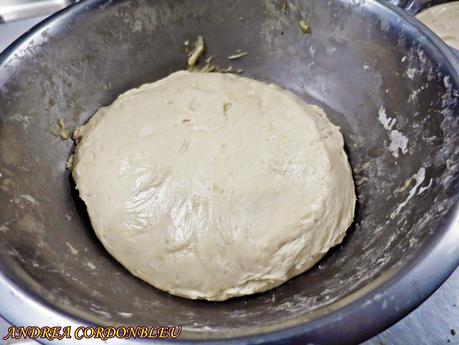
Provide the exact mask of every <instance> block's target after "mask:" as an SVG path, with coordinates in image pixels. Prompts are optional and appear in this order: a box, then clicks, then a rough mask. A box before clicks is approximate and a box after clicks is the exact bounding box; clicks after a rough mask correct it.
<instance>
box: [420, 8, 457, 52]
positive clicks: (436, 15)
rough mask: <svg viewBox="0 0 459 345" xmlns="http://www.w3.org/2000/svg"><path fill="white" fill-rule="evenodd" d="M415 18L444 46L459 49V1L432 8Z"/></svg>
mask: <svg viewBox="0 0 459 345" xmlns="http://www.w3.org/2000/svg"><path fill="white" fill-rule="evenodd" d="M416 18H417V19H419V20H420V21H421V22H423V23H424V24H425V25H426V26H428V27H429V28H430V29H431V30H432V31H433V32H435V33H436V34H437V35H438V36H439V37H440V38H441V39H442V40H443V41H445V43H446V44H449V45H450V46H451V47H453V48H456V49H459V1H453V2H449V3H445V4H441V5H437V6H433V7H431V8H428V9H427V10H425V11H422V12H421V13H419V14H418V15H416Z"/></svg>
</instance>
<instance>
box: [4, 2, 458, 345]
mask: <svg viewBox="0 0 459 345" xmlns="http://www.w3.org/2000/svg"><path fill="white" fill-rule="evenodd" d="M365 2H367V3H368V2H369V3H371V5H372V6H373V5H374V6H377V7H379V10H384V11H387V13H388V14H390V15H392V16H397V17H399V18H401V19H402V22H404V23H407V24H409V26H410V29H411V30H415V31H417V33H418V34H422V35H423V40H424V43H425V44H429V45H431V46H432V47H433V48H434V49H436V50H437V52H438V53H439V54H440V55H441V56H443V58H444V60H445V62H446V63H445V64H446V65H447V68H448V70H450V71H451V73H452V75H451V77H452V79H453V81H454V83H455V84H456V85H459V55H456V54H457V52H454V51H453V49H451V48H450V47H448V46H447V45H446V44H445V43H444V42H443V41H442V40H441V39H440V38H439V37H437V36H436V35H435V34H434V33H433V32H432V31H431V30H430V29H428V28H427V27H426V26H425V25H424V24H422V23H421V22H419V21H418V20H417V19H415V17H414V16H411V15H410V14H408V13H406V12H404V11H403V10H401V9H400V8H398V7H396V6H394V5H392V4H390V3H388V2H383V0H365ZM111 3H112V0H85V1H80V2H76V3H74V4H72V5H70V6H68V7H67V8H65V9H63V10H61V11H59V12H57V13H55V14H53V15H51V16H50V17H48V18H46V19H45V20H43V21H42V22H40V23H39V24H37V25H35V26H34V27H33V28H31V29H30V30H29V31H27V32H26V33H25V34H23V35H22V36H21V37H19V38H18V39H17V40H16V41H15V42H13V43H12V44H11V45H10V46H8V47H7V48H6V49H5V50H4V51H3V53H2V54H0V68H1V67H2V66H3V65H5V64H6V63H7V62H8V60H9V59H10V58H12V57H13V56H14V54H15V53H16V52H17V51H19V50H21V47H22V46H24V47H25V46H26V45H27V44H28V43H29V41H30V40H31V39H32V38H33V37H34V35H36V34H37V33H38V32H41V31H44V30H46V29H47V28H48V27H49V26H50V25H51V24H57V23H58V22H59V21H63V20H65V18H66V17H73V16H77V15H78V14H80V13H83V12H87V11H92V10H94V9H97V8H102V7H105V6H109V5H110V4H111ZM457 115H458V116H459V114H457ZM456 195H459V191H457V192H456ZM445 219H446V221H445V225H444V227H443V229H441V230H438V231H436V232H435V233H434V234H433V235H432V239H431V240H430V241H429V242H428V243H426V244H424V245H423V246H422V247H421V248H420V249H419V250H418V253H417V255H415V256H414V257H413V258H411V259H410V260H409V261H408V262H407V263H406V265H405V266H404V267H395V268H392V269H391V270H389V271H386V272H384V273H383V274H382V275H381V276H379V277H377V278H376V279H374V280H373V281H371V282H370V283H369V284H367V285H366V286H364V287H362V288H360V289H359V290H357V291H354V292H353V293H351V294H350V295H348V296H346V297H345V298H343V299H341V300H339V301H336V302H333V303H331V304H330V305H329V306H325V307H322V308H319V309H318V310H320V309H330V308H331V307H332V306H333V308H332V309H333V310H332V312H330V313H325V314H323V315H319V316H318V317H317V318H315V319H313V320H309V318H308V317H306V316H302V317H301V316H300V317H297V318H294V319H292V320H287V321H280V322H279V323H278V324H276V326H274V327H273V326H263V327H261V328H258V329H257V331H259V332H258V333H257V334H254V335H242V336H236V337H233V338H218V339H215V338H213V339H207V340H205V339H199V338H196V339H191V338H190V339H180V338H179V339H175V340H173V341H168V340H164V339H162V340H159V341H157V342H158V343H159V342H161V343H163V344H169V343H190V342H206V341H207V342H208V341H211V342H212V343H214V344H252V343H255V342H256V343H257V344H258V343H263V344H266V343H271V344H276V343H278V342H280V341H281V340H284V341H286V340H287V341H294V340H303V341H305V340H306V341H308V340H309V338H310V339H312V340H313V341H314V342H320V343H327V344H334V343H337V344H344V343H356V342H361V341H364V340H365V339H368V338H370V337H371V336H373V335H376V334H377V333H379V332H380V331H382V330H384V329H385V328H387V327H389V326H390V325H392V324H394V323H395V322H397V321H398V320H400V319H401V318H403V317H404V316H405V315H407V314H408V313H410V312H411V311H412V310H413V309H415V308H416V307H417V306H418V305H419V304H421V303H422V302H423V301H424V300H426V299H427V298H428V297H429V296H430V295H431V294H432V293H433V292H434V291H435V290H436V289H437V288H438V287H439V286H440V285H441V284H442V283H443V282H444V281H445V280H446V279H447V278H448V276H449V275H450V274H451V273H452V272H453V271H454V270H455V269H456V267H457V266H458V265H459V230H458V227H459V201H458V200H457V198H456V200H455V202H454V205H453V206H452V207H451V209H450V211H449V213H448V214H447V215H445ZM439 262H441V265H438V263H439ZM425 277H429V279H428V280H426V279H425ZM0 291H1V292H2V293H0V305H2V310H1V314H2V316H3V317H4V318H5V319H7V320H8V321H9V322H11V323H12V324H13V325H34V326H52V325H56V326H61V327H65V326H71V327H72V329H75V328H76V327H78V326H95V325H94V324H92V323H91V322H88V321H86V320H82V319H80V318H78V317H75V316H74V315H71V314H69V313H67V312H65V311H64V310H60V309H57V308H56V307H54V306H52V305H49V304H47V303H46V301H45V300H44V299H42V298H41V297H39V296H35V295H32V294H30V293H29V292H27V291H24V290H22V289H21V288H20V287H19V286H18V285H17V284H16V283H15V282H14V281H13V280H12V279H10V278H9V277H8V276H7V275H6V274H5V273H4V272H3V271H0ZM388 300H394V301H396V302H397V304H396V305H391V306H390V307H387V308H386V309H385V311H384V313H382V312H381V310H382V309H384V307H383V303H384V301H388ZM353 321H354V322H358V323H359V327H354V326H353V325H352V324H351V323H352V322H353ZM350 324H351V325H352V326H349V325H350ZM344 333H345V334H346V335H345V337H343V334H344ZM40 341H42V340H40ZM43 342H44V343H49V344H51V342H48V341H46V340H45V341H43ZM126 342H129V343H145V340H139V339H135V340H132V339H131V340H129V341H127V340H125V339H116V338H114V339H110V340H108V341H107V343H109V344H125V343H126ZM150 342H154V343H156V341H151V340H150ZM61 343H63V344H67V343H69V344H71V343H73V339H70V340H69V341H66V340H62V341H61ZM78 343H79V344H89V343H93V340H91V339H88V340H81V341H79V342H78Z"/></svg>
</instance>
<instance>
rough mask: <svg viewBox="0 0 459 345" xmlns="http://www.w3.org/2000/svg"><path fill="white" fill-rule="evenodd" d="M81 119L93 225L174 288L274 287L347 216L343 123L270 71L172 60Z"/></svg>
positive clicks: (118, 253) (350, 195) (82, 186)
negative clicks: (159, 75)
mask: <svg viewBox="0 0 459 345" xmlns="http://www.w3.org/2000/svg"><path fill="white" fill-rule="evenodd" d="M78 132H79V133H78V136H79V137H80V138H79V140H80V141H79V143H78V145H77V148H76V152H75V157H74V163H73V168H72V174H73V177H74V179H75V182H76V185H77V188H78V190H79V193H80V196H81V198H82V199H83V200H84V202H85V203H86V206H87V209H88V212H89V216H90V218H91V223H92V225H93V227H94V231H95V232H96V234H97V236H98V238H99V239H100V240H101V242H102V243H103V245H104V246H105V248H107V250H108V251H109V252H110V253H111V254H112V255H113V256H114V257H115V258H116V259H117V260H118V261H119V262H121V263H122V264H123V265H124V266H125V267H126V268H127V269H128V270H129V271H131V272H132V274H134V275H135V276H137V277H140V278H141V279H143V280H145V281H146V282H148V283H150V284H151V285H153V286H155V287H157V288H158V289H161V290H164V291H167V292H169V293H171V294H174V295H178V296H183V297H188V298H192V299H197V298H199V299H207V300H214V301H222V300H226V299H228V298H230V297H235V296H242V295H248V294H253V293H256V292H262V291H266V290H268V289H271V288H273V287H276V286H278V285H280V284H282V283H284V282H285V281H287V280H288V279H290V278H291V277H294V276H296V275H298V274H300V273H302V272H304V271H306V270H307V269H309V268H310V267H311V266H313V265H314V264H315V263H316V262H317V261H318V260H319V259H320V258H321V257H322V256H323V255H324V254H325V253H326V252H327V251H328V250H329V249H330V248H331V247H333V246H335V245H337V244H338V243H340V242H341V240H342V239H343V237H344V235H345V232H346V230H347V228H348V227H349V225H350V224H351V222H352V219H353V215H354V204H355V194H354V185H353V180H352V174H351V170H350V167H349V163H348V161H347V157H346V154H345V152H344V151H343V137H342V135H341V133H340V132H339V129H338V127H336V126H334V125H332V124H331V123H330V122H329V120H328V119H327V117H326V116H325V114H324V112H323V111H322V110H321V109H320V108H319V107H317V106H314V105H307V104H305V103H303V102H302V101H301V100H300V99H299V98H298V97H296V96H294V95H293V94H291V93H290V92H287V91H285V90H282V89H280V88H279V87H277V86H274V85H267V84H264V83H261V82H258V81H255V80H251V79H247V78H242V77H239V76H235V75H231V74H220V73H189V72H184V71H181V72H176V73H173V74H171V75H170V76H168V77H167V78H165V79H162V80H159V81H157V82H155V83H152V84H146V85H143V86H141V87H140V88H138V89H134V90H130V91H128V92H126V93H124V94H122V95H121V96H120V97H119V98H118V99H117V100H116V101H115V102H114V103H113V104H112V105H111V106H109V107H106V108H102V109H100V110H99V111H98V112H97V113H96V114H95V115H94V116H93V117H92V118H91V119H90V121H89V122H88V123H87V124H86V125H85V126H83V127H82V128H80V129H79V131H78Z"/></svg>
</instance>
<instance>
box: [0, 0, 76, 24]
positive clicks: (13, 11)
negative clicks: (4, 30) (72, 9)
mask: <svg viewBox="0 0 459 345" xmlns="http://www.w3.org/2000/svg"><path fill="white" fill-rule="evenodd" d="M71 3H72V0H2V1H0V23H1V22H5V23H6V22H10V21H14V20H19V19H25V18H32V17H40V16H46V15H50V14H52V13H54V12H56V11H58V10H61V9H63V8H65V7H67V6H68V5H70V4H71Z"/></svg>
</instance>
